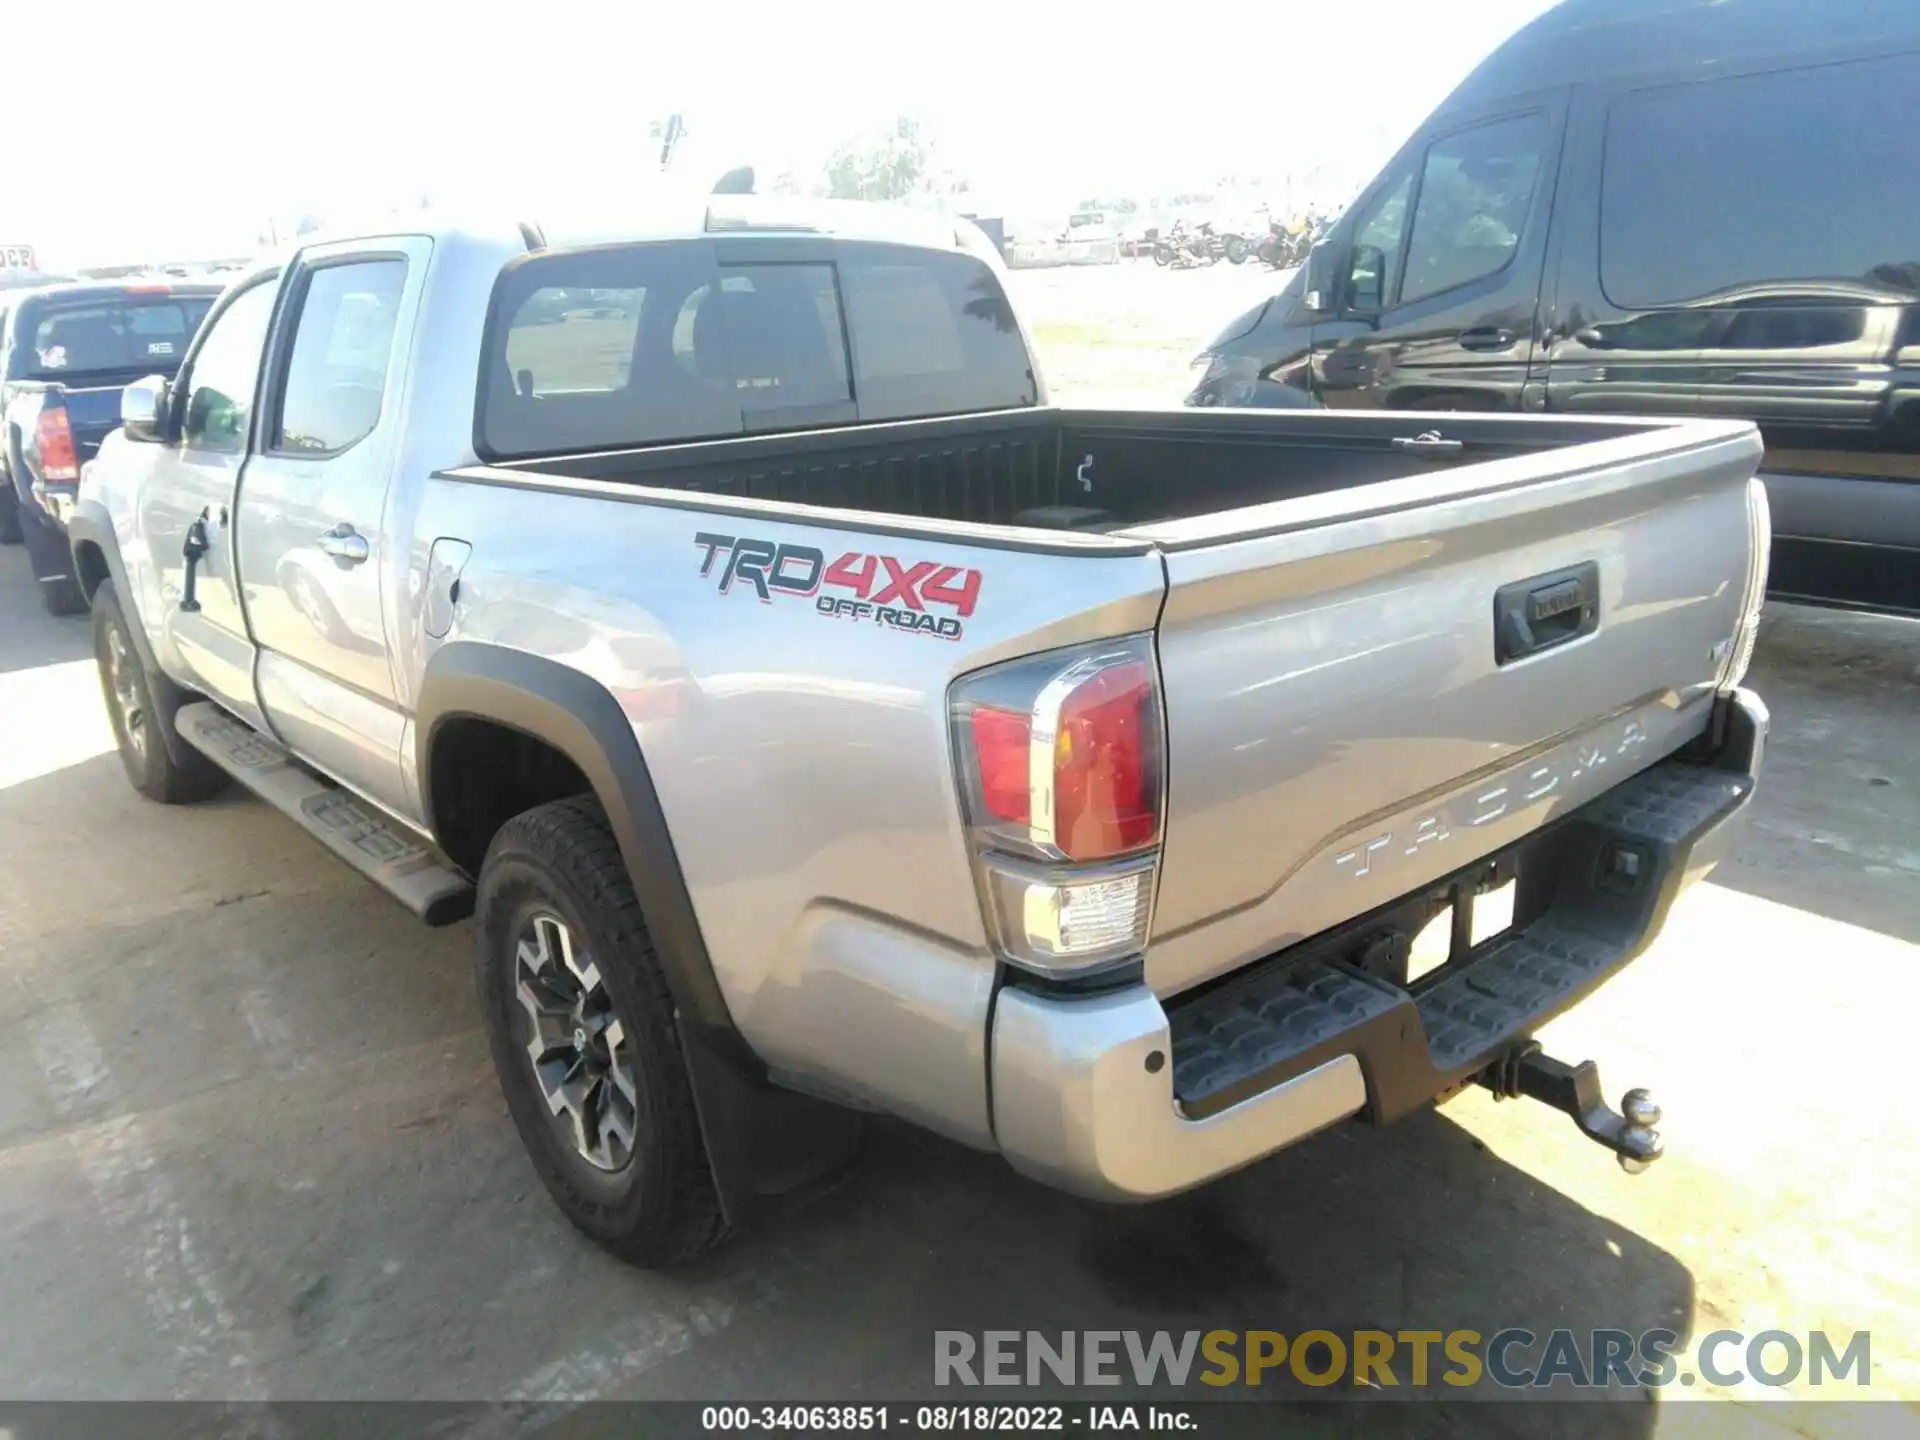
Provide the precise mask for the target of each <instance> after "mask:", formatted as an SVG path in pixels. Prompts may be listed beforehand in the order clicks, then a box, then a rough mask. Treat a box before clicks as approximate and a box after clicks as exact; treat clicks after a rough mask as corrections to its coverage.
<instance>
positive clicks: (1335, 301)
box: [1306, 240, 1340, 315]
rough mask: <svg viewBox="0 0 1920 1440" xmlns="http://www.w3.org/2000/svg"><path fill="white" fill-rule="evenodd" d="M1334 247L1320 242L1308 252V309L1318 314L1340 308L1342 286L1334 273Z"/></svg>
mask: <svg viewBox="0 0 1920 1440" xmlns="http://www.w3.org/2000/svg"><path fill="white" fill-rule="evenodd" d="M1337 258H1338V257H1337V256H1335V254H1334V247H1333V246H1332V245H1331V244H1329V243H1327V242H1326V241H1324V240H1323V241H1322V242H1320V243H1319V244H1318V245H1315V246H1314V247H1313V248H1312V249H1311V250H1309V251H1308V252H1307V287H1306V304H1307V309H1309V310H1311V311H1312V312H1313V313H1314V314H1316V315H1328V314H1331V313H1332V312H1333V311H1335V310H1337V309H1339V308H1340V287H1339V284H1338V283H1337V277H1336V276H1335V275H1334V273H1333V269H1334V261H1335V259H1337Z"/></svg>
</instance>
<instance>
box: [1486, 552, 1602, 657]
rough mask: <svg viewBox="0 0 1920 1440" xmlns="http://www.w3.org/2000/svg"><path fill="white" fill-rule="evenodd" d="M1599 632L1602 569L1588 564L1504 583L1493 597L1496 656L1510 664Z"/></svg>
mask: <svg viewBox="0 0 1920 1440" xmlns="http://www.w3.org/2000/svg"><path fill="white" fill-rule="evenodd" d="M1599 628H1600V566H1599V565H1598V564H1597V563H1596V562H1594V561H1592V560H1589V561H1587V562H1586V563H1585V564H1583V565H1574V566H1571V567H1570V568H1568V569H1565V570H1555V571H1553V572H1552V573H1550V574H1547V575H1535V576H1533V577H1532V578H1531V579H1527V580H1516V581H1514V582H1513V584H1511V585H1502V586H1501V587H1500V588H1499V589H1498V590H1496V591H1495V592H1494V595H1493V654H1494V659H1495V660H1497V661H1498V662H1499V663H1500V664H1502V665H1506V664H1510V663H1511V662H1513V661H1515V660H1522V659H1525V658H1526V657H1527V656H1529V655H1538V654H1539V653H1540V652H1541V651H1542V650H1551V649H1552V648H1553V647H1554V646H1556V645H1565V644H1566V643H1567V642H1568V641H1570V640H1578V639H1579V638H1580V637H1581V636H1582V635H1591V634H1592V633H1593V632H1594V631H1595V630H1597V629H1599Z"/></svg>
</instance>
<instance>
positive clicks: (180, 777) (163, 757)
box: [93, 580, 227, 805]
mask: <svg viewBox="0 0 1920 1440" xmlns="http://www.w3.org/2000/svg"><path fill="white" fill-rule="evenodd" d="M116 637H117V638H118V642H119V646H120V655H121V657H122V658H121V660H120V664H121V665H123V666H125V667H127V668H126V669H123V670H121V671H120V672H119V674H120V675H121V677H122V683H131V684H133V685H135V686H137V687H138V694H139V696H140V698H141V700H142V701H143V702H144V703H143V708H142V710H141V718H140V724H141V725H143V726H144V728H145V730H146V743H145V744H144V745H137V744H135V743H134V741H133V739H132V732H131V731H130V729H129V726H128V717H127V707H126V705H125V704H124V703H123V701H122V699H121V696H120V694H119V692H118V690H117V688H116V679H115V659H114V650H113V647H114V643H115V638H116ZM93 658H94V663H95V664H96V665H97V666H98V667H99V670H100V695H101V698H102V699H103V700H105V701H106V705H107V718H108V719H109V720H110V721H111V722H112V724H113V739H114V743H115V745H116V746H118V748H119V751H120V764H121V765H122V767H123V768H125V770H126V772H127V779H128V781H130V782H131V783H132V785H133V788H134V789H136V790H138V791H139V792H140V793H141V794H142V795H144V796H146V797H147V799H149V800H156V801H158V802H159V803H160V804H162V805H190V804H192V803H193V802H194V801H196V800H205V799H207V798H209V797H210V796H213V795H216V794H218V793H219V792H220V791H221V790H223V789H225V788H226V785H227V775H226V772H225V771H223V770H222V769H221V768H220V767H219V766H217V765H215V764H214V763H213V762H212V761H211V760H209V759H207V758H206V756H204V755H202V754H200V753H199V752H198V751H197V750H195V749H193V747H192V746H190V745H188V744H187V743H186V742H185V741H184V740H182V739H181V738H180V735H179V732H178V731H176V730H175V729H174V727H173V717H174V713H175V712H176V711H177V710H179V708H180V707H181V706H182V705H184V704H186V703H187V702H188V701H190V700H192V699H193V698H194V697H193V696H192V695H190V694H189V693H188V692H187V691H185V690H182V689H181V688H180V687H179V686H178V685H176V684H174V683H173V681H171V680H169V679H168V678H167V677H166V676H165V675H161V674H157V673H156V672H154V671H152V670H150V669H148V668H147V667H146V666H145V665H144V664H143V663H141V660H140V649H139V647H138V646H137V645H135V644H134V641H133V630H132V628H131V627H130V626H129V625H128V623H127V617H126V615H125V613H124V612H123V611H122V610H121V608H120V597H119V595H118V594H116V593H115V591H114V588H113V582H112V581H111V580H103V581H101V582H100V587H99V588H98V589H97V590H95V591H94V592H93ZM136 728H137V727H136Z"/></svg>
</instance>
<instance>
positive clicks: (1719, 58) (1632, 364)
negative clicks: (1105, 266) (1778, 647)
mask: <svg viewBox="0 0 1920 1440" xmlns="http://www.w3.org/2000/svg"><path fill="white" fill-rule="evenodd" d="M1917 93H1920V5H1916V4H1912V3H1907V0H1822V3H1820V4H1817V5H1809V4H1806V3H1804V0H1737V3H1731V4H1727V3H1717V0H1562V3H1560V4H1559V5H1556V6H1555V7H1553V8H1552V9H1550V10H1548V11H1547V12H1546V13H1545V14H1543V15H1541V16H1540V17H1539V18H1538V19H1536V20H1534V21H1532V22H1531V23H1530V24H1528V25H1526V26H1525V27H1523V28H1522V29H1521V30H1519V31H1518V32H1517V33H1516V34H1515V35H1513V36H1512V38H1510V39H1509V40H1508V41H1507V42H1506V43H1505V44H1504V45H1502V46H1501V47H1500V48H1499V49H1498V50H1496V51H1495V52H1494V53H1493V54H1492V55H1491V56H1489V57H1488V58H1487V59H1486V60H1485V61H1484V62H1483V63H1482V64H1481V65H1480V66H1479V68H1478V69H1476V70H1475V71H1474V72H1473V73H1472V74H1471V75H1469V76H1468V77H1467V78H1466V79H1465V80H1463V81H1462V82H1461V83H1460V85H1459V86H1458V88H1457V89H1456V90H1455V91H1454V93H1453V94H1452V95H1451V96H1449V97H1448V98H1447V99H1446V100H1445V101H1444V102H1443V103H1442V104H1441V106H1440V107H1439V109H1437V110H1436V111H1435V112H1434V113H1433V115H1432V116H1431V117H1429V118H1428V120H1427V121H1426V122H1425V123H1424V124H1423V125H1422V126H1421V127H1420V129H1419V130H1418V131H1417V132H1416V133H1415V134H1414V136H1413V138H1412V139H1410V140H1409V141H1408V142H1407V144H1406V145H1405V146H1404V147H1403V148H1402V150H1401V152H1400V153H1399V154H1398V155H1397V156H1395V157H1394V158H1393V159H1392V160H1391V161H1389V162H1388V163H1387V165H1386V167H1385V168H1384V169H1383V170H1382V171H1381V172H1380V174H1379V176H1378V177H1377V178H1376V179H1375V180H1374V181H1373V182H1372V183H1371V184H1370V185H1369V186H1368V187H1367V189H1366V190H1365V191H1364V192H1363V193H1362V194H1361V196H1360V197H1359V199H1357V200H1356V201H1355V202H1354V204H1353V205H1352V206H1351V207H1350V208H1349V209H1348V211H1347V212H1346V214H1345V215H1344V216H1343V217H1342V218H1341V220H1340V222H1339V223H1338V224H1337V225H1336V226H1335V227H1334V228H1333V230H1332V231H1331V232H1330V234H1329V235H1328V237H1327V239H1326V241H1325V242H1324V243H1323V244H1321V245H1320V246H1318V247H1317V248H1316V249H1315V250H1314V251H1313V252H1312V254H1311V256H1310V258H1309V261H1308V264H1307V266H1306V267H1305V269H1303V270H1302V271H1301V272H1300V273H1299V274H1297V275H1296V276H1295V277H1294V278H1293V280H1292V282H1291V283H1290V284H1288V285H1287V286H1286V287H1285V289H1283V290H1282V291H1281V292H1280V294H1279V295H1277V296H1275V297H1274V298H1273V299H1271V300H1269V301H1266V302H1263V303H1262V304H1260V305H1258V306H1256V307H1254V308H1252V309H1250V310H1248V311H1246V312H1245V313H1243V314H1242V315H1240V316H1238V317H1237V318H1235V319H1233V320H1231V321H1229V322H1228V323H1227V324H1226V325H1225V326H1224V327H1223V328H1222V329H1221V331H1220V333H1219V334H1218V335H1217V336H1216V337H1215V338H1214V339H1213V340H1212V341H1211V342H1210V343H1209V344H1208V345H1207V347H1206V348H1205V350H1203V351H1202V352H1201V353H1200V355H1199V356H1197V357H1196V358H1195V361H1194V364H1195V367H1196V370H1197V371H1198V380H1197V383H1196V384H1195V385H1194V387H1193V390H1192V392H1191V393H1190V394H1189V396H1188V398H1187V403H1188V404H1189V405H1201V406H1215V405H1219V406H1275V407H1285V408H1292V407H1298V406H1326V407H1329V408H1333V409H1341V408H1355V409H1375V408H1379V409H1409V410H1464V411H1475V412H1483V411H1510V412H1516V413H1520V412H1527V413H1531V412H1538V411H1547V412H1550V413H1558V414H1565V415H1586V414H1602V415H1624V414H1636V415H1638V414H1644V415H1661V416H1671V415H1699V416H1713V417H1717V418H1723V419H1742V420H1752V421H1753V422H1755V423H1756V424H1757V425H1758V426H1759V427H1760V431H1761V435H1762V438H1763V439H1764V441H1765V443H1766V447H1767V448H1766V456H1765V459H1764V461H1763V463H1762V472H1763V474H1764V475H1765V477H1766V482H1767V489H1768V494H1769V496H1770V499H1771V502H1772V506H1773V511H1772V514H1773V521H1774V532H1775V533H1774V540H1773V554H1772V559H1771V566H1770V572H1769V573H1770V582H1771V584H1772V586H1773V591H1774V594H1775V595H1776V596H1777V597H1778V598H1780V599H1785V600H1793V601H1800V602H1810V603H1817V604H1829V605H1841V606H1849V607H1857V608H1862V609H1870V610H1880V611H1886V612H1889V613H1893V614H1904V615H1920V186H1914V185H1905V184H1903V185H1893V186H1889V185H1887V184H1886V183H1885V180H1884V177H1886V176H1889V175H1912V174H1915V173H1917V172H1920V125H1915V124H1914V123H1913V107H1914V96H1915V95H1916V94H1917Z"/></svg>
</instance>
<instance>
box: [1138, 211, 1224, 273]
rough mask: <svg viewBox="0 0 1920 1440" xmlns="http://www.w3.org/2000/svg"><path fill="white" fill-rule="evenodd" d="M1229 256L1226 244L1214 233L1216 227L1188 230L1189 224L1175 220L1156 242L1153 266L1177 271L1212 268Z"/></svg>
mask: <svg viewBox="0 0 1920 1440" xmlns="http://www.w3.org/2000/svg"><path fill="white" fill-rule="evenodd" d="M1225 253H1226V248H1225V246H1224V244H1223V243H1222V242H1221V241H1220V240H1219V238H1218V237H1216V236H1215V235H1214V234H1213V227H1212V226H1210V225H1205V224H1202V225H1200V226H1198V227H1196V228H1195V229H1193V230H1189V229H1188V228H1187V226H1186V222H1185V221H1183V220H1176V221H1174V222H1173V224H1172V225H1171V226H1170V227H1169V228H1168V230H1167V231H1166V233H1165V234H1164V235H1160V236H1157V237H1155V239H1154V242H1153V263H1154V264H1156V265H1158V266H1160V267H1162V268H1163V269H1165V268H1172V269H1175V270H1192V269H1195V268H1196V267H1198V266H1201V265H1211V264H1213V263H1214V262H1215V261H1216V260H1218V259H1219V258H1220V257H1221V256H1222V255H1223V254H1225Z"/></svg>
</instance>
